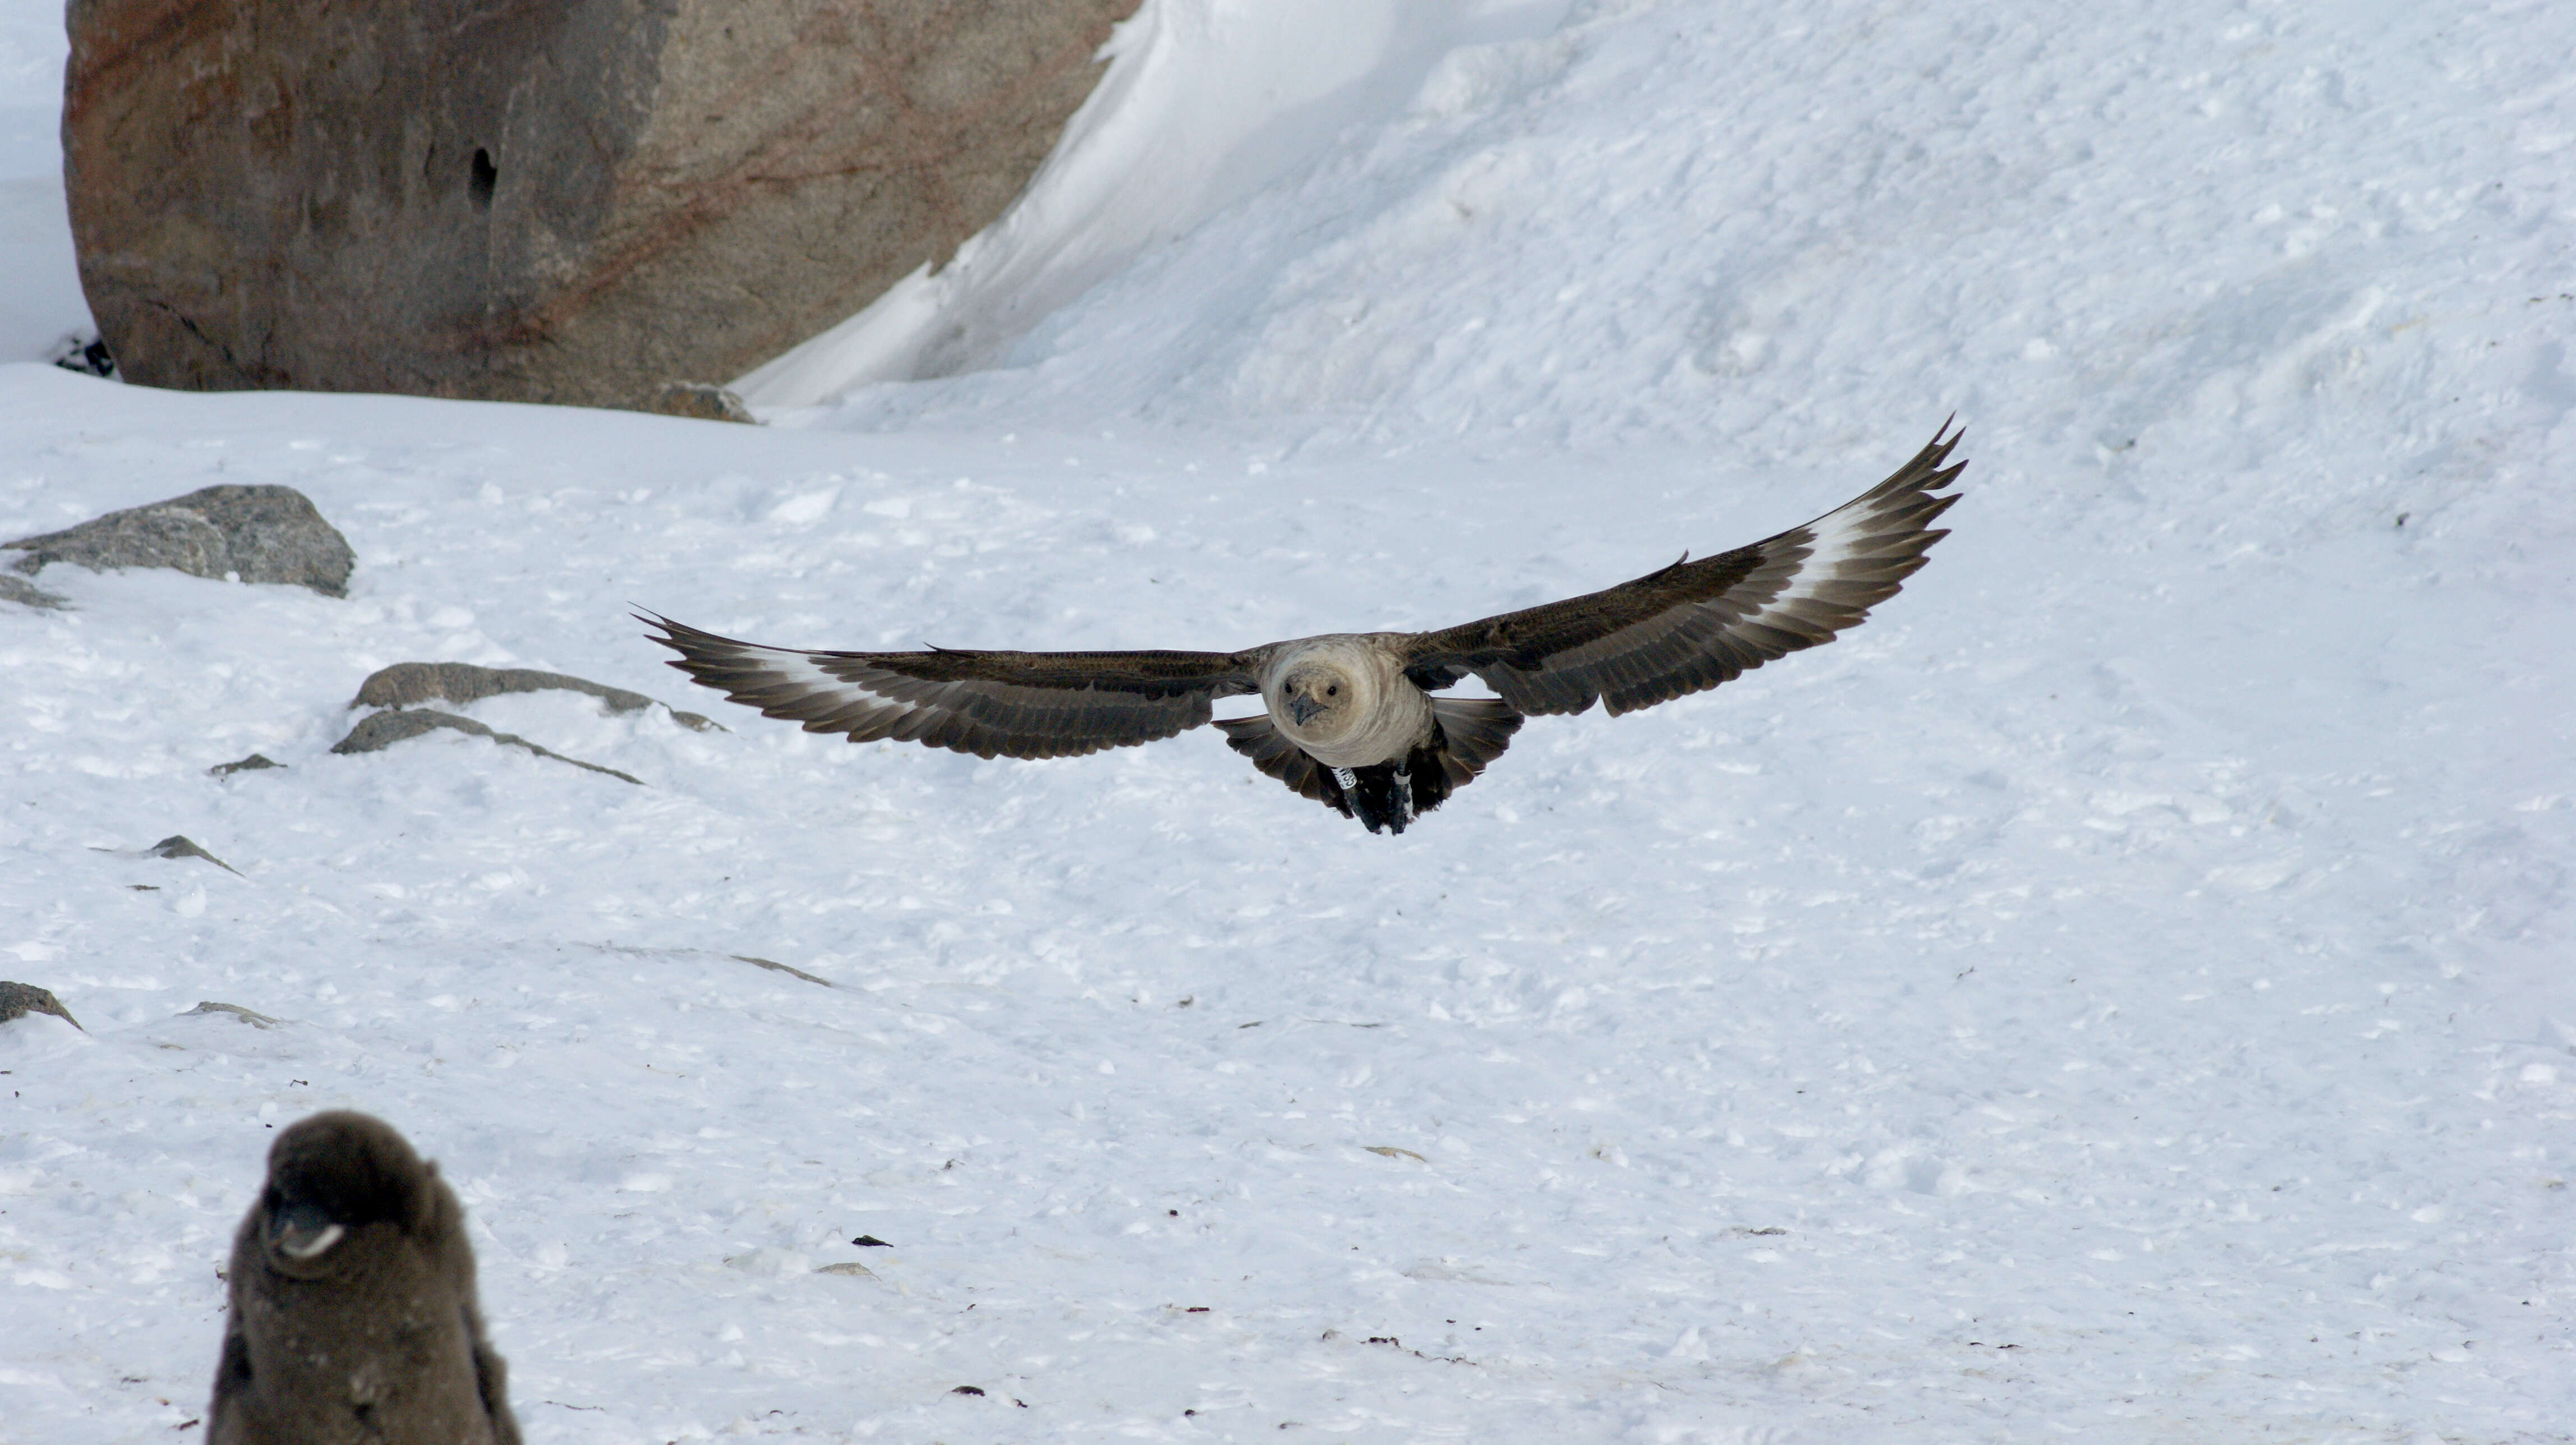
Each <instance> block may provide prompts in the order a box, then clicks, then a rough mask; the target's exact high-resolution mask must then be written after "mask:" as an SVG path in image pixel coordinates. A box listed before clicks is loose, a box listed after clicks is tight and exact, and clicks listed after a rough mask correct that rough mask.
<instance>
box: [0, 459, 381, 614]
mask: <svg viewBox="0 0 2576 1445" xmlns="http://www.w3.org/2000/svg"><path fill="white" fill-rule="evenodd" d="M0 549H8V550H13V551H18V552H23V553H25V554H26V555H25V556H23V557H20V558H19V559H18V560H17V563H16V566H17V569H18V570H19V571H21V572H27V573H34V572H38V571H41V570H43V569H44V568H45V567H46V566H47V565H48V564H49V563H54V562H76V563H78V564H80V565H81V566H83V567H87V568H90V569H91V570H93V571H99V572H105V571H109V570H112V569H115V568H118V567H169V568H174V569H176V570H178V571H181V572H186V573H189V574H191V575H194V576H198V577H214V578H218V579H220V578H222V577H225V576H228V575H229V576H232V577H236V578H239V579H240V580H242V581H244V582H291V583H295V584H297V585H299V586H304V587H310V588H312V589H313V590H314V591H316V592H319V593H321V594H323V595H324V596H326V597H346V596H348V595H349V573H350V571H351V570H352V569H353V568H355V567H356V566H357V561H358V558H357V554H356V553H354V552H352V551H350V550H349V539H348V538H346V537H343V536H341V535H340V529H339V528H337V527H334V526H332V525H331V524H330V523H329V522H327V521H324V520H323V518H322V513H321V512H320V511H318V510H316V509H315V507H314V505H313V502H312V500H311V499H310V498H308V497H306V496H305V495H304V494H303V493H302V492H299V491H297V490H295V489H294V488H293V487H277V486H258V487H237V486H229V485H227V486H220V487H203V488H200V489H198V490H196V491H193V492H190V493H189V494H188V495H186V496H184V497H172V498H171V499H169V500H168V501H166V502H154V503H152V504H151V505H150V506H146V507H128V508H126V509H125V510H124V511H122V512H109V513H107V514H106V515H105V516H99V517H92V518H90V519H89V520H88V521H86V522H83V523H81V524H80V525H79V526H77V527H67V528H65V529H64V530H62V531H59V532H47V533H45V534H44V535H42V536H39V537H21V538H19V539H18V540H16V541H14V542H0Z"/></svg>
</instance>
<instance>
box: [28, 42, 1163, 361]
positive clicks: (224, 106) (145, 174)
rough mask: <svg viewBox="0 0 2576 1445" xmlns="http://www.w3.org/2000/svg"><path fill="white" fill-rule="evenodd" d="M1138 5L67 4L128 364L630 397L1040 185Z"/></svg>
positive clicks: (805, 326) (70, 108)
mask: <svg viewBox="0 0 2576 1445" xmlns="http://www.w3.org/2000/svg"><path fill="white" fill-rule="evenodd" d="M1135 4H1136V0H978V3H959V0H944V3H943V0H415V3H411V4H404V5H386V4H372V5H351V4H343V3H328V0H71V3H70V8H69V14H68V25H69V28H70V31H71V42H72V50H71V62H70V65H69V67H68V70H67V73H66V79H65V86H66V93H65V98H64V110H63V150H64V165H63V168H64V177H65V180H66V183H67V186H68V189H69V199H70V205H71V217H72V232H73V237H74V240H75V242H76V243H77V245H78V248H79V253H80V269H81V284H82V286H83V287H84V288H85V289H86V290H87V292H88V295H89V303H90V311H91V314H92V315H93V316H94V317H95V318H96V320H97V322H98V325H99V328H100V330H101V332H102V333H103V335H104V338H105V340H106V343H107V350H108V351H109V352H111V353H112V354H113V355H114V356H115V358H116V363H117V365H118V367H119V368H120V369H121V370H122V372H123V374H124V375H125V376H126V377H127V378H128V379H129V380H132V381H138V382H142V383H144V384H146V385H152V386H175V387H189V388H195V389H201V390H228V389H238V388H248V387H297V388H305V389H313V390H327V391H395V392H408V393H415V394H422V395H432V396H463V397H485V398H496V399H504V400H518V401H551V402H569V403H579V404H587V405H601V406H627V405H635V404H638V403H640V402H642V401H645V400H647V399H649V398H651V397H653V396H655V395H656V394H658V393H659V392H660V391H661V389H662V387H663V386H665V385H666V384H668V383H672V382H688V381H693V380H703V379H705V378H708V377H730V376H734V375H738V374H740V373H741V372H744V371H746V370H749V369H750V368H751V367H752V366H754V365H755V364H757V363H759V362H761V361H763V360H766V359H767V358H769V357H771V356H773V355H775V354H777V353H778V352H780V351H783V350H785V349H786V348H787V347H789V346H791V345H793V344H794V343H796V342H798V341H801V340H803V339H805V338H806V337H808V336H811V335H813V334H814V333H816V332H818V331H820V330H822V329H824V328H825V327H828V326H830V325H832V324H833V323H835V322H838V321H840V320H841V319H842V318H844V317H846V316H848V315H850V314H851V313H853V312H855V311H857V310H859V309H860V308H861V307H862V306H864V305H865V304H866V303H867V302H868V301H870V300H871V299H873V298H874V297H875V296H876V295H877V294H878V293H879V292H881V291H883V290H884V289H885V288H886V287H887V286H888V285H890V284H892V283H893V282H894V281H896V280H897V279H899V278H901V277H902V276H904V275H905V274H907V273H909V272H911V271H912V270H914V269H916V268H917V267H919V266H921V265H922V264H924V263H925V262H929V263H937V262H942V261H944V260H945V259H946V258H947V257H948V256H949V254H950V253H951V252H952V251H954V250H955V249H956V247H957V245H958V243H959V242H961V241H963V240H964V239H965V238H966V237H968V236H970V235H972V234H973V233H974V232H975V231H977V230H979V229H981V228H982V227H983V226H984V225H985V224H986V223H987V222H989V221H991V220H992V219H993V218H994V217H996V216H998V215H999V214H1000V213H1001V211H1002V209H1003V208H1004V207H1005V206H1006V205H1007V204H1008V203H1009V202H1010V200H1011V199H1012V197H1014V196H1015V195H1017V194H1018V192H1019V190H1020V188H1021V187H1022V186H1023V185H1024V184H1025V183H1026V181H1027V180H1028V177H1029V176H1030V174H1031V173H1032V172H1034V171H1035V170H1036V168H1037V166H1038V164H1039V162H1040V161H1042V160H1043V159H1044V158H1045V156H1046V154H1047V152H1048V150H1050V149H1051V148H1052V147H1053V145H1054V143H1055V139H1056V136H1057V134H1058V132H1059V131H1060V130H1061V129H1062V128H1063V124H1064V121H1065V118H1066V117H1067V116H1069V115H1070V114H1071V113H1072V111H1073V109H1074V108H1075V107H1076V106H1077V105H1079V104H1080V103H1081V102H1082V100H1083V98H1084V97H1085V96H1086V95H1088V94H1089V93H1090V90H1091V87H1092V85H1093V83H1094V81H1095V80H1096V79H1097V75H1098V65H1097V64H1096V62H1095V60H1094V54H1095V52H1096V51H1097V49H1098V48H1099V46H1100V45H1101V43H1102V42H1103V41H1104V40H1105V39H1106V38H1107V36H1108V33H1109V28H1110V26H1111V25H1112V24H1113V23H1114V22H1115V21H1117V20H1118V19H1119V18H1120V17H1122V16H1124V15H1125V14H1127V13H1128V12H1130V11H1132V10H1133V9H1134V8H1135Z"/></svg>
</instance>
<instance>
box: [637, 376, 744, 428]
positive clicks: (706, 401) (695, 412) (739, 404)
mask: <svg viewBox="0 0 2576 1445" xmlns="http://www.w3.org/2000/svg"><path fill="white" fill-rule="evenodd" d="M635 410H637V411H649V412H653V413H655V414H657V415H661V416H676V417H686V418H688V419H690V420H692V421H738V422H747V423H749V424H751V425H753V426H758V425H760V418H758V417H756V416H753V415H752V414H751V407H750V406H749V405H748V404H746V403H745V402H744V401H743V399H742V398H741V397H739V396H736V395H734V393H733V392H732V390H731V389H730V388H727V387H721V386H715V385H712V384H710V383H707V382H703V381H675V382H672V383H671V384H670V385H669V386H666V387H664V388H662V389H661V390H660V391H657V392H655V393H653V394H652V395H651V396H648V397H646V398H644V400H642V401H640V402H638V403H636V405H635Z"/></svg>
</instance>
